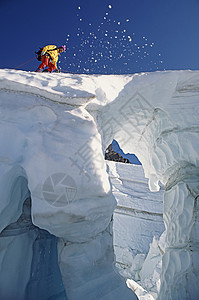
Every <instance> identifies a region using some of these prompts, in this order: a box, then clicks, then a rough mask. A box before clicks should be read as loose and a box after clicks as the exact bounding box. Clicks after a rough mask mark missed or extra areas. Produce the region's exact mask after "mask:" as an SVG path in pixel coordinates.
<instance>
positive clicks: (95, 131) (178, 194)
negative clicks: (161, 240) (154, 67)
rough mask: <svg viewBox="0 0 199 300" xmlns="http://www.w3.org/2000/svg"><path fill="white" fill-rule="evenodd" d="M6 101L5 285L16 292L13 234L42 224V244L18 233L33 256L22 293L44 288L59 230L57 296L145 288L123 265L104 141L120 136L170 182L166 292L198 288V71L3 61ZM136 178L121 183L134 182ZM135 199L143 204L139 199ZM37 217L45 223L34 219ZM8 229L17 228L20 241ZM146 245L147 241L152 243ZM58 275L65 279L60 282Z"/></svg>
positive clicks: (172, 295)
mask: <svg viewBox="0 0 199 300" xmlns="http://www.w3.org/2000/svg"><path fill="white" fill-rule="evenodd" d="M0 108H1V111H0V115H1V118H0V122H1V126H0V139H1V148H0V160H1V173H0V187H1V188H0V191H1V199H3V200H2V202H1V206H0V215H1V218H0V220H1V223H0V226H1V231H2V234H3V236H2V237H1V238H2V239H3V243H1V247H2V248H1V249H0V253H1V254H0V259H1V264H0V266H1V273H2V274H3V273H4V270H5V268H6V267H7V265H9V268H8V270H7V272H8V273H6V272H5V274H7V275H6V277H5V280H4V281H3V280H0V291H1V293H2V295H3V296H4V295H6V293H8V290H7V288H6V286H5V285H4V282H8V281H9V278H10V276H9V270H10V269H11V266H12V265H13V263H12V261H11V259H10V257H13V255H12V253H13V251H14V249H15V247H14V244H13V242H12V239H13V236H14V237H15V238H17V239H18V238H19V239H21V238H22V233H24V230H25V232H29V234H31V237H30V240H31V244H32V246H31V247H30V251H28V249H27V247H26V246H25V245H26V244H29V242H28V240H27V238H29V234H28V236H26V237H24V239H23V238H22V240H21V242H20V241H19V240H18V241H17V245H18V246H17V247H19V248H18V249H20V247H21V249H23V250H24V251H25V249H27V251H25V252H24V254H23V257H24V258H25V259H26V261H27V262H28V263H27V266H26V267H25V266H24V265H23V264H22V263H21V262H22V259H21V258H20V255H19V256H18V257H19V258H18V260H17V262H16V263H17V264H16V266H17V267H18V269H19V270H20V271H21V274H27V275H26V276H25V275H24V278H23V280H21V281H20V282H19V283H18V282H17V283H16V284H13V287H12V288H9V296H10V298H11V299H12V295H13V294H15V298H17V297H18V298H23V297H24V298H26V297H27V295H30V294H33V291H37V294H38V291H39V288H41V295H43V294H42V293H43V291H42V287H41V286H40V284H39V282H40V279H41V278H40V276H41V274H43V273H42V272H43V271H42V270H47V268H45V267H44V266H42V269H41V270H38V268H36V270H37V272H36V273H37V274H36V277H35V272H32V270H33V269H35V267H36V265H37V266H39V265H40V264H37V263H36V262H37V261H39V256H38V255H37V253H45V251H46V250H44V252H42V251H43V250H42V249H43V245H45V244H46V243H45V242H44V241H45V240H49V241H51V243H50V244H49V247H50V250H49V251H50V252H49V253H51V254H52V257H55V256H56V251H55V246H53V245H55V244H54V243H56V240H54V238H55V236H56V237H57V238H58V262H55V261H54V262H53V264H54V266H55V268H56V269H57V273H56V274H54V273H53V270H52V269H51V270H47V271H46V272H47V273H46V274H47V275H48V276H45V274H44V275H42V276H43V277H42V278H43V280H44V281H45V282H46V287H47V288H48V287H49V286H51V287H52V289H51V290H50V289H49V294H48V295H46V299H48V298H50V297H53V295H54V297H55V295H59V296H60V299H65V298H66V297H68V298H69V299H95V298H96V299H133V298H135V297H136V296H134V294H133V292H132V291H130V290H129V289H128V288H127V287H126V285H125V282H124V280H123V279H122V278H121V277H119V275H118V274H117V273H116V272H115V271H114V268H113V264H114V253H113V237H112V214H113V211H114V209H115V207H116V200H115V197H114V193H112V190H111V185H110V179H109V176H108V173H107V167H106V164H105V162H104V151H105V149H106V147H107V146H108V145H109V144H110V143H111V142H112V140H113V139H115V140H117V141H118V143H119V145H120V147H121V148H122V150H123V151H124V152H126V153H135V154H136V156H137V157H138V158H139V160H140V161H141V163H142V165H143V168H144V175H145V177H146V178H148V180H149V182H148V183H149V188H150V190H151V191H158V190H159V189H160V186H161V185H160V184H159V182H161V184H163V185H165V193H164V205H163V218H164V222H165V227H166V230H167V237H166V249H165V253H164V256H163V263H162V274H161V286H160V292H159V296H158V297H159V299H161V300H164V299H196V298H197V295H198V294H199V289H198V284H197V283H198V279H199V268H198V265H197V261H198V258H199V253H198V194H199V193H198V189H199V188H198V174H199V172H198V164H199V155H198V149H199V136H198V128H199V118H198V112H199V72H198V71H167V72H155V73H142V74H134V75H126V76H124V75H117V76H116V75H115V76H113V75H107V76H105V75H101V76H100V75H92V76H91V75H71V74H67V75H66V74H36V73H33V72H23V71H14V70H0ZM126 184H127V182H124V184H122V185H120V186H122V192H124V193H125V185H126ZM116 188H117V187H116ZM133 189H134V188H133ZM16 191H17V192H16ZM135 192H136V186H135ZM29 193H30V194H29ZM15 195H16V196H15ZM30 196H31V201H32V204H31V220H30V218H29V217H28V215H29V214H28V212H27V214H24V215H23V210H26V208H25V206H24V205H25V204H24V200H26V199H28V198H29V197H30ZM116 196H117V193H116ZM143 199H144V195H143ZM120 200H121V199H119V201H120ZM122 202H123V200H122ZM144 203H145V200H143V205H144ZM152 203H153V202H152ZM136 205H137V207H136ZM120 206H123V203H122V205H120ZM130 208H131V209H133V210H134V212H135V211H136V210H139V209H140V208H139V206H138V203H136V201H135V203H133V207H130ZM120 209H121V208H120ZM122 209H123V207H122ZM151 211H152V212H153V209H152V210H151ZM151 211H150V213H151ZM150 213H149V216H150ZM155 213H159V212H155ZM116 215H117V209H116V211H115V216H116ZM20 216H21V217H22V220H23V221H24V222H21V219H20ZM30 221H31V222H30ZM28 223H29V225H28V226H30V227H31V228H34V230H28V231H27V230H26V229H27V228H29V227H27V226H25V227H24V224H28ZM32 223H33V224H32ZM10 224H12V225H11V226H14V228H15V230H16V231H15V230H12V231H11V232H12V234H11V235H10V234H7V230H9V226H10ZM19 224H20V226H18V225H19ZM32 226H33V227H32ZM35 226H36V227H35ZM16 228H17V229H16ZM25 228H26V229H25ZM35 228H40V229H39V230H45V233H46V231H47V232H48V233H49V234H50V235H51V236H49V235H48V233H46V234H44V233H43V234H41V232H40V231H38V229H37V231H35V230H36V229H35ZM140 228H141V227H140ZM153 230H154V231H153ZM153 230H152V231H153V232H154V233H155V229H153ZM35 232H36V233H35ZM17 233H18V234H17ZM7 235H8V236H9V237H10V236H11V237H10V239H11V240H8V242H7V245H8V246H6V241H5V238H4V237H5V236H7ZM33 236H35V238H34V237H33ZM136 238H138V236H136V235H134V239H136ZM146 239H147V238H146ZM40 240H41V241H40ZM135 244H136V242H135ZM137 244H139V242H138V243H137ZM29 245H30V244H29ZM53 247H54V248H53ZM139 247H141V245H140V246H139ZM144 247H145V250H146V251H147V247H148V246H146V244H145V245H144V243H142V250H143V249H144ZM5 249H6V251H5ZM38 249H39V250H38ZM53 249H54V250H53ZM31 251H32V252H31ZM19 253H21V251H19ZM150 255H151V254H150ZM33 257H34V259H33ZM42 257H43V256H42V255H41V256H40V258H41V259H42ZM44 257H46V255H44ZM52 257H51V255H50V256H48V258H46V261H45V260H44V261H45V263H47V262H48V261H51V259H52ZM30 261H33V262H34V263H33V264H32V265H31V263H30ZM148 261H150V259H149V260H148ZM9 262H11V263H9ZM45 263H44V265H45ZM56 263H59V267H60V271H61V277H60V274H58V273H59V272H58V271H59V268H58V265H56ZM35 264H36V265H35ZM146 264H147V263H146ZM5 266H6V267H5ZM22 266H23V269H21V268H22ZM17 267H16V268H17ZM16 268H15V269H16ZM53 276H55V277H53ZM19 278H20V277H19ZM53 278H55V279H53ZM51 282H57V284H56V287H54V288H53V286H52V284H51ZM63 285H64V290H65V291H64V290H63ZM17 286H18V289H16V287H17ZM58 287H59V288H58ZM65 292H66V294H67V295H66V294H65ZM17 293H18V294H17ZM3 296H2V297H3ZM42 297H43V296H42ZM61 297H62V298H61ZM37 298H38V299H39V296H38V297H37ZM42 299H44V298H42Z"/></svg>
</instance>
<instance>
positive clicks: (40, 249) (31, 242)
mask: <svg viewBox="0 0 199 300" xmlns="http://www.w3.org/2000/svg"><path fill="white" fill-rule="evenodd" d="M0 258H1V261H2V263H1V270H0V299H6V300H26V299H29V300H35V299H37V300H66V299H67V297H66V293H65V289H64V286H63V282H62V277H61V273H60V269H59V265H58V254H57V237H55V236H53V235H52V234H50V233H49V232H48V231H46V230H43V229H41V228H38V227H36V226H34V225H33V223H32V220H31V199H30V198H27V199H26V200H25V202H24V204H23V208H22V214H21V216H20V218H19V219H18V220H17V221H16V222H14V223H11V224H10V225H8V226H7V227H6V228H5V229H4V230H3V231H2V233H1V234H0Z"/></svg>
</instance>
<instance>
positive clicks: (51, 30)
mask: <svg viewBox="0 0 199 300" xmlns="http://www.w3.org/2000/svg"><path fill="white" fill-rule="evenodd" d="M0 28H1V50H0V52H1V59H0V68H15V67H17V66H18V65H21V64H23V63H24V62H26V61H28V60H30V59H32V58H34V51H36V50H38V49H39V47H42V46H45V45H47V44H56V45H58V46H59V45H63V44H66V46H67V51H66V53H63V54H62V56H61V59H60V64H59V67H61V68H62V70H65V71H68V72H74V73H75V72H77V73H104V74H110V73H113V74H126V73H135V72H142V71H156V70H164V69H166V70H171V69H172V70H174V69H176V70H179V69H192V70H195V69H199V0H167V1H166V0H165V1H160V0H109V1H108V0H92V1H91V0H59V1H55V0H53V1H52V0H48V1H41V0H34V1H32V0H31V1H27V0H0ZM38 64H39V63H38V61H37V60H36V59H35V60H33V61H32V62H29V63H28V64H26V65H24V66H21V67H20V69H22V70H31V71H32V70H35V69H36V68H37V66H38Z"/></svg>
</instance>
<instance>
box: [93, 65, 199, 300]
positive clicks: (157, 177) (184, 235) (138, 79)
mask: <svg viewBox="0 0 199 300" xmlns="http://www.w3.org/2000/svg"><path fill="white" fill-rule="evenodd" d="M88 109H90V110H91V111H92V109H93V110H96V107H94V106H92V104H89V105H88ZM99 111H100V113H98V114H97V116H98V118H99V119H100V121H99V126H100V130H101V132H102V136H103V143H104V146H105V147H106V146H107V145H109V143H110V142H111V141H112V139H116V140H117V141H118V143H119V144H120V147H121V148H122V149H123V151H124V152H127V153H128V152H130V153H135V154H136V155H137V156H138V158H139V160H140V161H141V162H142V164H143V167H144V171H145V176H146V177H147V178H149V186H150V189H151V190H152V191H157V190H159V185H158V182H159V181H161V182H162V183H163V184H165V186H166V191H165V195H164V212H163V216H164V221H165V226H166V230H167V248H166V252H165V255H164V256H163V266H162V275H161V288H160V293H159V299H160V300H164V299H167V300H168V299H175V300H176V299H194V300H196V299H198V295H199V285H198V281H199V266H198V261H199V251H198V249H199V247H198V246H199V235H198V232H199V227H198V226H199V223H198V199H199V198H198V195H199V180H198V179H199V114H198V113H199V72H198V71H173V72H156V73H151V74H150V73H143V74H135V76H133V78H132V80H131V81H130V82H128V83H127V84H126V86H125V87H124V89H123V90H122V91H121V92H120V94H119V95H118V96H117V97H116V99H115V100H114V101H110V102H109V103H107V104H105V105H104V106H103V107H101V108H99ZM96 119H97V118H96Z"/></svg>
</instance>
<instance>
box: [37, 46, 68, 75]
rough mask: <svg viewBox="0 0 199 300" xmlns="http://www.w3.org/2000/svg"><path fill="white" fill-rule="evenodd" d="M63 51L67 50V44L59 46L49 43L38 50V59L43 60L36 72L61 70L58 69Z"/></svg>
mask: <svg viewBox="0 0 199 300" xmlns="http://www.w3.org/2000/svg"><path fill="white" fill-rule="evenodd" d="M63 51H66V46H65V45H64V46H61V47H58V48H57V46H55V45H48V46H45V47H43V48H42V49H40V50H39V51H38V52H36V54H37V59H38V60H41V64H40V65H39V67H38V68H37V70H36V72H42V71H43V72H53V71H55V72H59V70H58V69H57V61H58V57H59V55H60V53H62V52H63ZM45 67H47V69H45V70H44V68H45Z"/></svg>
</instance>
